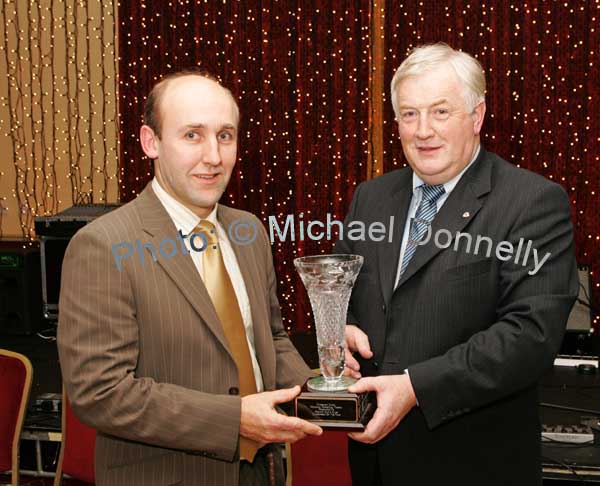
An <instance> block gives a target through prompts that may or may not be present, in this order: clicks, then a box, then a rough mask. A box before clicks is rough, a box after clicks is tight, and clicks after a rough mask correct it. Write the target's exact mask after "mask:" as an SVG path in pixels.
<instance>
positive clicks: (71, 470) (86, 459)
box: [54, 386, 96, 486]
mask: <svg viewBox="0 0 600 486" xmlns="http://www.w3.org/2000/svg"><path fill="white" fill-rule="evenodd" d="M95 451H96V430H95V429H92V428H91V427H88V426H87V425H84V424H82V423H81V422H80V421H79V419H78V418H77V417H76V416H75V414H74V413H73V409H72V408H71V406H70V405H69V399H68V397H67V393H66V390H65V387H64V386H63V399H62V444H61V447H60V456H59V458H58V467H57V468H56V476H55V480H54V486H60V485H61V484H62V475H63V474H68V475H69V476H70V477H72V478H74V479H78V480H80V481H85V482H86V483H88V484H94V483H95V473H94V453H95Z"/></svg>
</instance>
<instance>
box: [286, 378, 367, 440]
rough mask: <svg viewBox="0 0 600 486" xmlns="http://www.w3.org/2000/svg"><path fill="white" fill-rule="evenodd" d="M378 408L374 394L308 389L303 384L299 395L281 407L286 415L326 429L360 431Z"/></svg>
mask: <svg viewBox="0 0 600 486" xmlns="http://www.w3.org/2000/svg"><path fill="white" fill-rule="evenodd" d="M376 408H377V404H376V400H375V394H374V393H372V392H369V393H360V394H359V393H350V392H348V391H338V392H322V391H309V390H308V388H307V386H306V384H305V385H304V386H303V387H302V391H301V392H300V395H298V396H297V397H296V399H295V400H294V401H293V402H290V403H288V404H286V406H285V407H284V409H285V410H286V413H287V414H288V415H293V416H296V417H298V418H301V419H304V420H308V421H310V422H314V423H315V424H317V425H318V426H319V427H322V428H324V429H329V430H340V431H343V430H347V431H352V432H360V431H363V430H365V426H366V425H367V423H368V422H369V420H371V417H372V416H373V413H374V412H375V409H376Z"/></svg>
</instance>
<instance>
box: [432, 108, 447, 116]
mask: <svg viewBox="0 0 600 486" xmlns="http://www.w3.org/2000/svg"><path fill="white" fill-rule="evenodd" d="M449 114H450V112H449V111H448V108H436V110H435V116H436V118H447V117H448V115H449Z"/></svg>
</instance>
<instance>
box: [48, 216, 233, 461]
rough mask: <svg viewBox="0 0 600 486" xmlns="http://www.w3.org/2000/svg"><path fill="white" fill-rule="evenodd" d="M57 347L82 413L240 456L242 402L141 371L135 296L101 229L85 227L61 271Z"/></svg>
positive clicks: (145, 439) (129, 432)
mask: <svg viewBox="0 0 600 486" xmlns="http://www.w3.org/2000/svg"><path fill="white" fill-rule="evenodd" d="M61 280H62V285H61V291H60V304H59V305H60V317H59V326H58V350H59V355H60V362H61V369H62V374H63V381H64V384H65V386H66V389H67V394H68V396H69V400H70V402H71V406H72V408H73V411H74V412H75V414H76V415H77V416H78V417H79V418H80V420H81V421H82V422H84V423H86V424H88V425H89V426H91V427H93V428H95V429H97V430H99V431H100V432H102V433H104V434H109V435H114V436H116V437H120V438H123V439H128V440H132V441H137V442H142V443H145V444H151V445H155V446H159V447H164V448H171V449H180V450H184V451H186V452H188V453H192V454H199V455H204V456H207V457H213V458H219V459H222V460H226V461H233V460H234V458H235V454H236V450H237V447H238V438H239V421H240V414H241V401H240V398H239V397H237V396H230V395H214V394H208V393H203V392H200V391H196V390H192V389H188V388H184V387H181V386H178V385H174V384H170V383H158V382H156V381H155V380H153V379H151V378H147V377H137V376H136V374H135V370H136V367H137V362H138V358H139V356H140V349H139V343H138V324H137V320H136V303H135V297H134V293H133V290H132V286H131V283H130V281H129V278H128V275H127V272H126V271H121V272H120V271H118V270H117V267H116V265H115V264H114V261H113V260H112V253H111V246H110V245H109V243H108V238H107V237H106V236H105V235H104V234H103V233H102V229H100V230H94V231H92V230H91V229H90V228H89V227H86V228H84V229H83V230H81V231H80V232H78V233H77V234H76V235H75V237H74V238H73V240H72V241H71V243H70V244H69V247H68V249H67V252H66V254H65V259H64V263H63V270H62V279H61Z"/></svg>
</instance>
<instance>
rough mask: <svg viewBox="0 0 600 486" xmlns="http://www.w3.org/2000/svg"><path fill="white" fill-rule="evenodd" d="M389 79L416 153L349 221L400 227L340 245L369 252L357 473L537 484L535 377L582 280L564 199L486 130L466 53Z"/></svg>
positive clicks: (416, 64) (408, 147)
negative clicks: (487, 139) (368, 399)
mask: <svg viewBox="0 0 600 486" xmlns="http://www.w3.org/2000/svg"><path fill="white" fill-rule="evenodd" d="M391 88H392V89H391V95H392V101H393V105H394V111H395V114H396V119H397V122H398V130H399V134H400V139H401V141H402V148H403V151H404V154H405V156H406V159H407V160H408V163H409V165H410V167H407V168H404V169H400V170H397V171H393V172H391V173H389V174H386V175H383V176H381V177H378V178H376V179H374V180H371V181H368V182H365V183H362V184H361V185H359V186H358V188H357V189H356V192H355V194H354V197H353V200H352V203H351V206H350V210H349V213H348V215H347V219H346V223H347V224H348V222H350V221H361V222H363V223H365V224H366V225H369V224H370V223H372V222H375V221H381V222H387V221H388V220H389V218H390V216H394V218H395V223H396V226H395V227H394V233H393V241H392V242H388V241H387V239H386V241H385V242H377V243H375V242H369V241H350V240H348V239H343V240H340V241H338V243H337V244H336V251H337V252H340V253H353V254H359V255H363V256H364V265H363V267H362V270H361V272H360V275H359V276H358V279H357V281H356V285H355V287H354V290H353V293H352V297H351V302H350V307H349V314H348V326H347V329H346V338H347V344H348V348H349V349H350V351H352V352H356V355H355V357H356V359H355V358H354V357H352V356H351V355H349V354H347V366H348V370H347V372H348V373H349V374H352V375H353V376H355V377H359V376H361V375H362V376H363V378H362V379H360V380H359V381H358V382H357V383H356V384H355V385H354V386H353V387H351V388H350V390H351V391H355V392H363V391H367V390H372V391H375V392H376V393H377V400H378V408H377V411H376V413H375V415H374V417H373V419H372V420H371V421H370V423H369V424H368V427H367V428H366V430H365V431H364V432H363V433H352V434H350V437H351V440H350V444H349V456H350V467H351V471H352V476H353V481H354V484H355V485H386V486H391V485H398V484H406V485H419V486H425V485H427V486H429V485H431V486H433V485H436V486H437V485H440V484H449V485H450V484H451V485H461V486H469V485H473V486H481V485H486V486H490V485H498V486H506V485H508V484H519V485H527V486H531V485H540V484H541V459H540V423H539V418H538V397H537V391H536V384H537V381H538V380H539V378H540V377H541V376H542V374H543V372H544V371H545V370H546V369H547V368H548V367H549V366H551V365H552V362H553V358H554V356H555V354H556V353H557V351H558V349H559V346H560V343H561V340H562V336H563V332H564V328H565V324H566V320H567V316H568V314H569V311H570V309H571V307H572V305H573V302H574V300H575V298H576V295H577V290H578V281H577V276H576V265H575V259H574V250H573V232H572V225H571V221H570V210H569V200H568V197H567V195H566V194H565V192H564V190H563V189H562V188H561V187H560V186H559V185H557V184H554V183H552V182H550V181H548V180H546V179H544V178H543V177H541V176H539V175H536V174H534V173H531V172H529V171H526V170H523V169H520V168H517V167H515V166H513V165H511V164H509V163H508V162H506V161H504V160H503V159H501V158H500V157H498V156H497V155H495V154H493V153H491V152H488V151H486V150H485V149H484V148H483V146H482V145H481V144H480V129H481V126H482V123H483V119H484V115H485V101H484V93H485V78H484V74H483V71H482V68H481V66H480V65H479V63H478V62H477V61H476V60H475V59H474V58H472V57H471V56H469V55H468V54H466V53H462V52H459V51H455V50H453V49H451V48H450V47H448V46H447V45H445V44H436V45H431V46H425V47H422V48H417V49H415V50H413V52H412V53H411V54H410V56H409V57H408V58H407V59H406V60H405V61H404V62H403V63H402V65H401V66H400V67H399V69H398V71H397V72H396V74H395V76H394V78H393V80H392V84H391ZM527 248H529V250H527Z"/></svg>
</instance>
